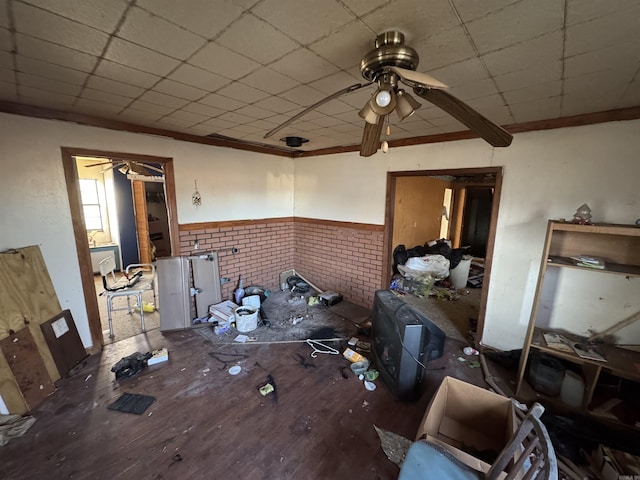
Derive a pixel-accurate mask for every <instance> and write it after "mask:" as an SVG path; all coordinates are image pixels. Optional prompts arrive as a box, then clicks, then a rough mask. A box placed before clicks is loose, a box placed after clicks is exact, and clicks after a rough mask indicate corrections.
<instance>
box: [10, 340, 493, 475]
mask: <svg viewBox="0 0 640 480" xmlns="http://www.w3.org/2000/svg"><path fill="white" fill-rule="evenodd" d="M161 346H166V347H168V349H169V352H170V354H169V362H166V363H162V364H159V365H154V366H151V367H149V368H147V369H145V370H144V371H143V372H142V373H140V374H138V376H136V377H133V378H129V379H126V380H122V381H118V382H116V380H115V376H114V374H113V373H112V372H111V371H110V368H111V366H112V365H113V364H114V363H116V362H117V361H118V360H119V359H120V358H122V357H123V356H126V355H129V354H131V353H133V352H135V351H140V352H146V351H149V350H151V349H154V348H158V347H161ZM459 349H460V345H459V344H457V343H456V342H452V341H449V340H448V341H447V352H445V356H444V357H443V358H442V359H440V360H437V361H434V362H432V363H431V364H430V366H434V367H438V366H444V367H446V370H431V371H430V372H429V374H428V377H427V382H426V386H425V388H426V391H425V394H424V395H423V396H422V397H421V399H420V400H419V401H415V402H409V403H406V402H398V401H395V400H394V399H393V398H392V396H391V395H390V393H389V392H388V390H387V389H386V388H385V386H384V385H383V384H382V382H381V381H379V380H378V381H377V386H378V388H377V389H376V390H375V391H373V392H369V391H367V390H365V388H364V386H363V384H362V382H360V381H359V380H358V379H357V378H356V377H355V376H354V375H353V374H352V372H351V370H350V369H349V362H348V361H347V360H345V359H344V358H343V357H342V356H341V355H339V356H338V355H336V356H332V355H318V357H317V358H311V357H310V353H311V349H310V347H309V346H308V345H306V344H304V343H299V344H285V345H282V344H278V345H274V344H271V345H253V346H252V345H227V346H216V345H213V344H211V343H210V342H209V341H207V340H206V339H205V338H203V337H202V336H200V335H198V334H197V333H195V332H193V331H185V332H172V333H165V334H164V335H163V334H161V333H160V332H159V331H157V330H156V331H152V332H149V333H148V334H147V335H137V336H135V337H132V338H130V339H126V340H123V341H121V342H117V343H114V344H111V345H107V346H105V349H104V351H103V352H102V354H98V355H93V356H91V357H89V358H88V359H87V362H86V366H85V367H84V368H82V369H81V370H80V371H79V372H78V373H76V374H75V375H74V376H72V377H70V378H65V379H63V380H61V381H60V382H58V385H57V386H58V389H57V391H56V392H55V393H54V394H53V395H51V396H50V397H49V398H47V399H46V400H45V401H44V402H43V403H42V404H41V405H40V406H39V407H38V408H37V409H36V410H35V411H34V412H32V415H34V416H35V417H36V418H37V421H36V423H35V424H34V425H33V427H31V429H30V430H29V431H28V432H27V434H26V435H24V436H23V437H20V438H17V439H13V440H12V441H11V442H10V443H9V444H8V445H6V446H4V447H0V457H1V459H2V460H1V461H0V478H2V479H4V480H9V479H32V478H33V479H36V478H47V479H92V480H99V479H200V478H202V479H205V478H206V479H238V480H240V479H242V480H251V479H349V480H354V479H393V478H397V475H398V467H397V466H396V465H394V464H393V463H391V462H390V461H389V460H388V459H387V458H386V456H385V455H384V453H383V452H382V450H381V448H380V442H379V439H378V437H377V435H376V433H375V430H374V428H373V425H374V424H375V425H377V426H379V427H381V428H383V429H386V430H389V431H392V432H395V433H398V434H400V435H403V436H405V437H408V438H413V436H414V435H415V432H416V429H417V426H418V423H419V422H420V420H421V419H422V416H423V413H424V410H425V408H426V406H427V404H428V401H429V398H430V396H431V395H432V394H433V392H434V391H435V389H436V388H437V386H438V384H439V381H440V379H441V378H442V377H443V376H444V374H445V373H447V374H450V375H455V376H458V377H461V376H462V377H465V376H467V378H465V379H466V380H467V381H474V382H475V383H478V382H479V383H478V384H481V385H484V384H483V382H482V379H481V372H479V370H480V369H468V368H467V369H466V370H461V371H459V372H458V371H456V370H459V369H461V368H463V367H460V366H458V365H456V364H457V363H459V362H457V361H456V360H455V357H456V356H457V355H459ZM235 364H239V365H241V366H242V371H241V373H240V374H239V375H237V376H231V375H230V374H229V373H228V368H229V367H231V366H233V365H235ZM269 376H271V378H273V380H274V383H275V385H276V392H275V393H276V394H275V395H274V394H273V393H272V394H269V395H268V396H266V397H263V396H262V395H261V394H260V393H259V391H258V388H259V387H260V386H262V385H264V384H265V383H267V381H268V378H269ZM344 377H346V378H344ZM123 392H130V393H139V394H144V395H152V396H154V397H156V402H155V403H154V404H153V405H152V406H151V407H150V408H149V409H148V410H147V411H146V412H145V413H144V414H142V415H140V416H138V415H133V414H128V413H121V412H116V411H112V410H108V409H107V405H108V404H110V403H111V402H113V401H114V400H116V399H117V398H118V397H119V396H120V395H121V394H122V393H123Z"/></svg>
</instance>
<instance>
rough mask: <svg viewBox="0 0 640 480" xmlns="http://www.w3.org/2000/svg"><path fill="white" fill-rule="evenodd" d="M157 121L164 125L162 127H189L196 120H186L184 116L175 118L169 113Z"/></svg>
mask: <svg viewBox="0 0 640 480" xmlns="http://www.w3.org/2000/svg"><path fill="white" fill-rule="evenodd" d="M157 123H158V124H159V125H160V126H162V128H168V127H189V126H191V125H193V123H194V122H191V121H190V120H185V119H183V118H175V117H173V116H171V115H167V116H166V117H162V118H160V119H158V121H157Z"/></svg>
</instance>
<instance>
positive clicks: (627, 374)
mask: <svg viewBox="0 0 640 480" xmlns="http://www.w3.org/2000/svg"><path fill="white" fill-rule="evenodd" d="M547 332H549V333H559V332H552V331H550V330H545V329H542V328H538V327H536V328H535V329H534V332H533V338H532V339H531V347H533V348H535V349H536V350H540V351H543V352H545V353H548V354H549V355H553V356H555V357H558V358H562V359H565V360H569V361H570V362H573V363H578V364H585V363H587V364H590V365H595V366H597V367H601V368H602V369H603V370H607V371H609V372H611V373H613V374H615V375H617V376H619V377H623V378H626V379H628V380H633V381H636V382H639V381H640V352H635V351H632V350H627V349H625V348H620V347H616V346H615V345H609V344H604V345H601V346H600V348H599V350H600V353H601V354H602V356H603V357H605V358H606V359H607V361H606V362H601V361H598V360H591V359H588V358H582V357H580V356H579V355H577V354H576V353H574V352H563V351H560V350H556V349H555V348H551V347H548V346H547V344H546V342H545V340H544V337H543V335H542V334H543V333H547ZM561 335H562V336H564V337H565V338H567V339H568V340H571V341H580V340H584V339H581V338H579V337H577V336H575V335H570V334H565V333H561Z"/></svg>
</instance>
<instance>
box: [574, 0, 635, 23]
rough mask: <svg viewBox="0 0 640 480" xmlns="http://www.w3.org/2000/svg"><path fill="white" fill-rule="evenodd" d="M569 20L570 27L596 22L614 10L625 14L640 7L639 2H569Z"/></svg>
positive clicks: (617, 0)
mask: <svg viewBox="0 0 640 480" xmlns="http://www.w3.org/2000/svg"><path fill="white" fill-rule="evenodd" d="M566 4H567V8H566V10H567V20H566V24H567V25H568V26H570V25H575V24H577V23H583V22H588V21H590V20H596V19H598V18H601V17H606V16H607V15H610V14H611V12H612V9H615V11H616V12H624V11H626V10H630V9H634V8H636V7H637V6H638V1H637V0H616V2H614V3H612V2H606V1H602V0H567V2H566Z"/></svg>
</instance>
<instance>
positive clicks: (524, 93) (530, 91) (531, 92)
mask: <svg viewBox="0 0 640 480" xmlns="http://www.w3.org/2000/svg"><path fill="white" fill-rule="evenodd" d="M561 93H562V81H561V80H555V81H553V82H546V83H538V84H536V85H531V86H529V87H525V88H519V89H517V90H511V91H509V92H505V93H504V98H505V99H506V100H507V102H509V104H510V105H514V104H517V103H523V102H530V101H531V100H544V99H546V98H550V97H558V96H560V94H561Z"/></svg>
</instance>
